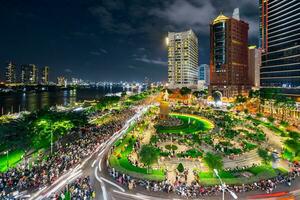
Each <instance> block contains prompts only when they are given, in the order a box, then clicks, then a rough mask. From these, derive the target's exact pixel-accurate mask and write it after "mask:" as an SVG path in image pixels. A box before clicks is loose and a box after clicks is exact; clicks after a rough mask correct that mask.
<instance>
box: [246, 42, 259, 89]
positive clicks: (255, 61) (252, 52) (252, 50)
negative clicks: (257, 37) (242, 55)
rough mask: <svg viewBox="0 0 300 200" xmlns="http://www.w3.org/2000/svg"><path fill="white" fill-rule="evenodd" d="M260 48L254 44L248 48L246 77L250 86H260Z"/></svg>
mask: <svg viewBox="0 0 300 200" xmlns="http://www.w3.org/2000/svg"><path fill="white" fill-rule="evenodd" d="M260 66H261V49H260V48H256V46H249V48H248V79H249V84H250V86H251V87H254V88H259V86H260Z"/></svg>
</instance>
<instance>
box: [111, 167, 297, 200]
mask: <svg viewBox="0 0 300 200" xmlns="http://www.w3.org/2000/svg"><path fill="white" fill-rule="evenodd" d="M109 173H110V175H111V176H112V177H113V178H114V179H115V180H116V181H117V182H118V183H120V184H123V185H126V186H127V187H128V188H129V189H132V188H134V187H136V186H138V185H139V186H142V187H144V188H145V189H147V190H148V191H155V192H156V191H161V192H167V193H170V192H175V193H176V194H178V195H180V196H182V197H206V196H215V195H218V194H220V193H221V192H222V188H221V186H220V185H215V186H201V185H200V184H199V183H198V182H193V183H192V184H191V185H187V184H186V183H184V182H180V181H176V182H175V183H170V182H169V181H168V180H165V181H162V182H156V181H146V180H139V179H135V178H132V177H130V176H128V175H125V174H122V173H119V172H117V171H116V170H115V169H110V170H109ZM299 176H300V164H299V163H294V164H293V169H292V171H290V172H289V173H288V174H279V175H278V176H276V177H274V178H272V179H267V180H261V181H258V182H255V183H251V184H243V185H228V186H227V188H228V189H230V190H232V191H233V192H235V193H241V192H249V191H254V190H260V191H264V192H266V193H271V192H272V191H274V189H275V188H276V187H277V186H278V185H279V184H286V185H288V186H291V184H292V182H293V181H294V180H295V179H296V178H297V177H299Z"/></svg>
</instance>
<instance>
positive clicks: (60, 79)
mask: <svg viewBox="0 0 300 200" xmlns="http://www.w3.org/2000/svg"><path fill="white" fill-rule="evenodd" d="M66 84H67V80H66V79H65V77H63V76H59V77H57V86H64V87H66Z"/></svg>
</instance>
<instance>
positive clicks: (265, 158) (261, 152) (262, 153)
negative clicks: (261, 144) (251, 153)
mask: <svg viewBox="0 0 300 200" xmlns="http://www.w3.org/2000/svg"><path fill="white" fill-rule="evenodd" d="M257 153H258V155H259V157H261V158H262V159H263V161H264V162H265V163H266V164H268V163H269V162H270V161H271V160H272V156H271V155H270V154H269V152H268V151H267V150H265V149H262V148H259V149H258V150H257Z"/></svg>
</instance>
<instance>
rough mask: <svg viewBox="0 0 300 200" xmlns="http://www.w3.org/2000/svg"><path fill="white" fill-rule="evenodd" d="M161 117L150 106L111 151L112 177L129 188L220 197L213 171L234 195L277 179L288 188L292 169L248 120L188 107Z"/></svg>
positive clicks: (268, 188) (268, 186)
mask: <svg viewBox="0 0 300 200" xmlns="http://www.w3.org/2000/svg"><path fill="white" fill-rule="evenodd" d="M158 116H159V108H158V107H157V106H152V107H151V108H150V109H149V110H148V111H147V112H146V113H145V114H144V115H143V116H142V117H141V118H140V119H139V120H138V121H136V122H135V123H134V124H133V125H132V126H130V128H129V129H128V130H127V131H126V133H125V134H124V135H123V136H122V137H121V138H120V139H119V140H117V141H116V142H115V143H114V144H113V146H112V148H111V149H110V153H109V155H108V166H109V167H108V170H109V174H110V176H111V177H112V178H113V179H114V180H115V181H116V182H117V183H120V184H125V185H126V186H127V187H128V189H129V190H135V189H134V188H136V187H137V186H139V187H140V186H142V188H144V189H146V190H151V191H160V192H161V191H164V192H167V193H170V192H174V193H176V194H177V195H180V196H185V197H199V196H207V195H208V196H211V195H216V194H218V193H220V188H219V186H218V185H219V179H218V177H217V176H216V173H215V172H214V170H217V171H218V175H219V176H220V178H221V179H222V180H223V181H224V182H225V183H226V185H227V186H228V188H230V189H232V190H234V191H235V192H241V191H244V192H245V191H248V192H249V191H253V190H256V189H258V188H259V189H261V190H265V191H267V192H268V193H269V192H272V191H273V190H274V189H275V183H274V184H273V182H276V181H278V177H280V179H281V182H287V183H288V184H289V182H290V181H291V180H292V178H291V177H290V175H291V174H290V173H289V172H290V170H291V168H292V167H291V166H288V165H287V161H285V160H283V159H281V160H278V159H274V155H273V153H272V154H270V153H269V152H272V151H273V150H274V152H276V149H274V148H272V145H269V143H268V141H269V138H268V137H270V136H269V135H268V134H266V133H265V129H264V127H261V126H257V124H256V123H255V122H254V121H253V120H252V119H251V118H250V117H240V116H238V115H234V114H232V113H228V112H223V111H219V110H218V111H217V110H212V109H207V110H202V111H201V112H199V110H197V109H196V108H194V107H190V108H188V109H187V107H186V106H184V107H177V108H173V110H172V112H171V113H170V114H169V116H168V118H167V119H160V118H159V117H158ZM266 180H269V181H266ZM270 183H272V184H270ZM276 184H278V183H276ZM256 187H257V188H256Z"/></svg>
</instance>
